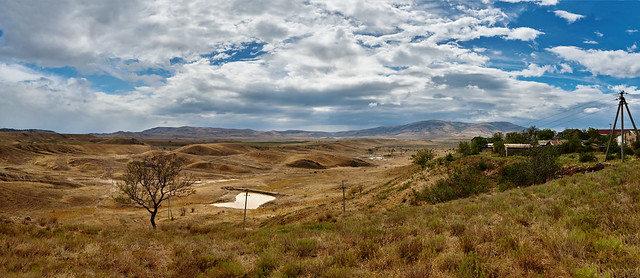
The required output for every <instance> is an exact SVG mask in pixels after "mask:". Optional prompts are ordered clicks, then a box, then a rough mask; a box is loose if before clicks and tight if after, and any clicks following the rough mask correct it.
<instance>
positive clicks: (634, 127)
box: [604, 91, 640, 162]
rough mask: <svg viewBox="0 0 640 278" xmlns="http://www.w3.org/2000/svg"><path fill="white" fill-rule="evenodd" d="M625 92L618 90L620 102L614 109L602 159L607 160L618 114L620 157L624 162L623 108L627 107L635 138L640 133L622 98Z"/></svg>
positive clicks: (639, 135)
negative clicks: (620, 135)
mask: <svg viewBox="0 0 640 278" xmlns="http://www.w3.org/2000/svg"><path fill="white" fill-rule="evenodd" d="M625 94H627V93H626V92H625V91H620V96H619V97H618V99H619V100H620V102H619V103H618V109H617V110H616V118H615V119H614V120H613V127H611V132H610V133H609V144H607V152H606V153H605V155H604V161H607V157H608V156H609V147H610V146H611V141H613V134H614V133H615V130H616V123H617V122H618V115H619V116H620V128H621V129H622V140H621V141H622V146H621V147H620V158H621V159H622V162H624V147H625V146H626V142H625V140H624V109H625V108H626V109H627V114H628V115H629V119H631V124H633V130H634V131H635V133H636V138H640V133H638V128H637V127H636V123H635V122H634V121H633V117H632V116H631V111H630V110H629V105H628V104H627V100H626V99H625V98H624V95H625Z"/></svg>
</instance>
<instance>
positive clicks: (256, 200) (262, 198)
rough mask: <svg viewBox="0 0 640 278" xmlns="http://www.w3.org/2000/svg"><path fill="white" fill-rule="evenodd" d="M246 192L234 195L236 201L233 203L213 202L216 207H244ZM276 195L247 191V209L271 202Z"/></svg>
mask: <svg viewBox="0 0 640 278" xmlns="http://www.w3.org/2000/svg"><path fill="white" fill-rule="evenodd" d="M246 194H247V193H245V192H242V193H240V194H238V195H237V196H236V201H235V202H233V203H219V204H213V205H214V206H216V207H223V208H234V209H244V201H245V196H246ZM275 199H276V197H273V196H269V195H264V194H259V193H249V196H247V209H257V208H258V207H260V206H261V205H262V204H264V203H267V202H271V201H273V200H275Z"/></svg>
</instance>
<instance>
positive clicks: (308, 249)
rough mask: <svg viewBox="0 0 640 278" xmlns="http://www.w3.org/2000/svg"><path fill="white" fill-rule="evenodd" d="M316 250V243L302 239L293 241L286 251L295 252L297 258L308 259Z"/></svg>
mask: <svg viewBox="0 0 640 278" xmlns="http://www.w3.org/2000/svg"><path fill="white" fill-rule="evenodd" d="M317 248H318V241H317V240H315V239H311V238H304V239H299V240H297V241H295V242H294V243H293V244H292V245H291V246H289V247H288V248H287V249H289V250H292V251H293V252H295V253H296V254H297V255H298V256H299V257H308V256H311V255H313V254H314V253H315V252H316V250H317Z"/></svg>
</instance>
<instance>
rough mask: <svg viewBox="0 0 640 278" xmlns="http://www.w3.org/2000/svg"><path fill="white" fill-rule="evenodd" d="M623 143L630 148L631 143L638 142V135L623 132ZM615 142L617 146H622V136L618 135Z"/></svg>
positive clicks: (628, 131)
mask: <svg viewBox="0 0 640 278" xmlns="http://www.w3.org/2000/svg"><path fill="white" fill-rule="evenodd" d="M624 141H625V145H627V146H631V144H633V142H635V141H638V135H637V134H636V133H635V132H633V131H631V130H625V132H624ZM616 142H618V146H621V145H622V135H618V137H616Z"/></svg>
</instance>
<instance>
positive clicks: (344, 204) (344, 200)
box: [342, 181, 347, 212]
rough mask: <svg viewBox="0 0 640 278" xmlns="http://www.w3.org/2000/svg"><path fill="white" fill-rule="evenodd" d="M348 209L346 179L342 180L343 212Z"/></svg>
mask: <svg viewBox="0 0 640 278" xmlns="http://www.w3.org/2000/svg"><path fill="white" fill-rule="evenodd" d="M346 211H347V204H346V196H345V194H344V181H342V212H346Z"/></svg>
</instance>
